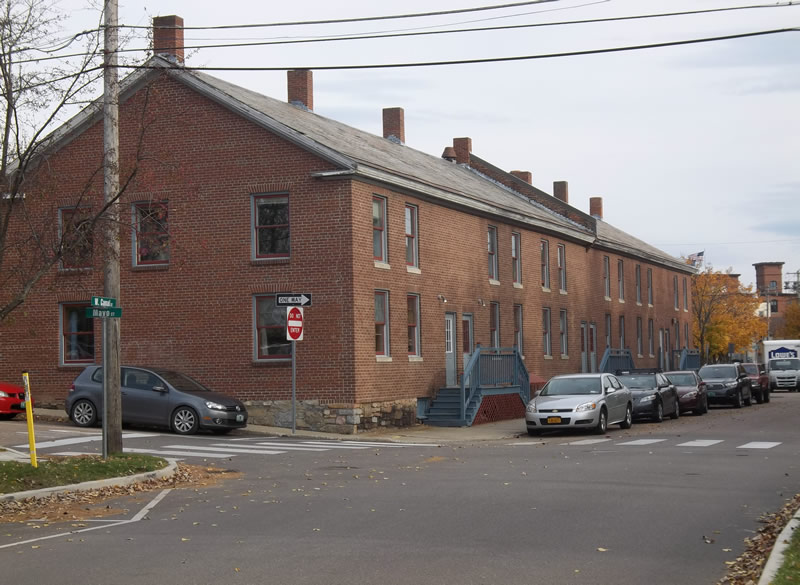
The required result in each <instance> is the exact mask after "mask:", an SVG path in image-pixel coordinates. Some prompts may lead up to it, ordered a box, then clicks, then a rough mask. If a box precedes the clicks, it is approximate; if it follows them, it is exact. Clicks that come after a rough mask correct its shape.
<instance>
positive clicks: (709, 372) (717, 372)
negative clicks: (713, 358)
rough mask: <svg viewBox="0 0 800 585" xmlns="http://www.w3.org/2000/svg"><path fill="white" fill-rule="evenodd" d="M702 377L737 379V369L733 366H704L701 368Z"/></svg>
mask: <svg viewBox="0 0 800 585" xmlns="http://www.w3.org/2000/svg"><path fill="white" fill-rule="evenodd" d="M700 377H701V378H703V379H704V380H706V379H708V378H736V368H734V367H733V366H726V365H721V366H703V367H702V368H700Z"/></svg>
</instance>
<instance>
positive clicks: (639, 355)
mask: <svg viewBox="0 0 800 585" xmlns="http://www.w3.org/2000/svg"><path fill="white" fill-rule="evenodd" d="M636 357H637V358H644V356H643V355H642V354H640V353H637V354H636Z"/></svg>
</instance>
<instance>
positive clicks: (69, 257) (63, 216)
mask: <svg viewBox="0 0 800 585" xmlns="http://www.w3.org/2000/svg"><path fill="white" fill-rule="evenodd" d="M58 215H59V218H58V222H59V231H60V235H61V267H62V268H66V269H74V268H89V267H91V265H92V247H93V238H92V222H91V220H90V218H89V210H88V209H84V208H80V207H72V208H68V209H59V213H58Z"/></svg>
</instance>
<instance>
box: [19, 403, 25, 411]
mask: <svg viewBox="0 0 800 585" xmlns="http://www.w3.org/2000/svg"><path fill="white" fill-rule="evenodd" d="M19 407H20V408H21V409H22V410H25V402H24V401H23V402H20V403H19Z"/></svg>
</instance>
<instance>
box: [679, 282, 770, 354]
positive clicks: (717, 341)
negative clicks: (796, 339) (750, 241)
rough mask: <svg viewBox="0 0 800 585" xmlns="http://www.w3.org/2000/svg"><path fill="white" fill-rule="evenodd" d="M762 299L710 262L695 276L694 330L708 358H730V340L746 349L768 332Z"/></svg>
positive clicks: (696, 339) (696, 341) (703, 352)
mask: <svg viewBox="0 0 800 585" xmlns="http://www.w3.org/2000/svg"><path fill="white" fill-rule="evenodd" d="M759 303H760V301H759V299H758V297H757V296H756V295H755V294H753V289H752V287H750V286H747V287H745V286H742V285H741V284H740V283H739V280H738V278H737V277H735V276H731V274H730V271H728V272H717V271H714V269H713V267H711V266H708V267H706V269H705V270H703V271H701V272H699V273H698V274H696V275H695V276H693V277H692V311H693V316H694V319H693V323H692V332H693V334H694V341H695V343H696V345H697V347H698V348H699V349H700V351H701V355H703V357H704V358H705V361H708V362H718V361H723V360H725V359H727V356H728V348H729V344H733V345H734V347H735V351H736V353H744V352H746V351H747V350H748V349H750V347H751V346H752V344H753V343H755V342H756V341H758V340H759V339H761V338H762V337H764V335H766V333H767V323H766V320H765V319H764V318H763V317H759V316H758V315H757V314H756V311H757V309H758V307H759Z"/></svg>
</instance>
